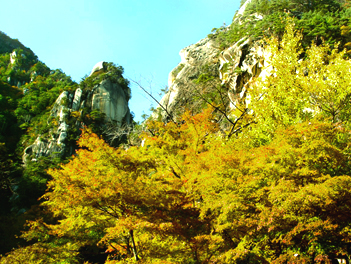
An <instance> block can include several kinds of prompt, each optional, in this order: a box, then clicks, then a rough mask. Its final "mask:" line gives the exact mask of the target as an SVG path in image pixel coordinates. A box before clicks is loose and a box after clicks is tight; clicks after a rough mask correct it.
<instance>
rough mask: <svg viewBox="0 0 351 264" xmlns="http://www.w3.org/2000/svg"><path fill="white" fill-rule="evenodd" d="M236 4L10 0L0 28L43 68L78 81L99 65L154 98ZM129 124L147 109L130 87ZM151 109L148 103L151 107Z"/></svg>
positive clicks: (223, 0) (232, 0)
mask: <svg viewBox="0 0 351 264" xmlns="http://www.w3.org/2000/svg"><path fill="white" fill-rule="evenodd" d="M239 5H240V1H239V0H148V1H147V0H60V1H50V0H49V1H48V0H45V1H44V0H31V1H28V0H11V1H2V3H1V16H0V30H1V31H3V32H5V33H6V34H7V35H8V36H10V37H11V38H17V39H19V40H20V41H21V42H22V44H24V45H25V46H27V47H29V48H31V49H32V50H33V51H34V53H35V54H36V55H37V56H38V57H39V59H40V60H41V61H43V62H44V63H46V65H47V66H49V67H50V68H51V69H58V68H59V69H62V70H63V71H64V72H65V73H66V74H67V75H70V76H71V77H72V79H73V80H75V81H77V82H79V81H80V80H81V78H82V77H84V75H85V74H89V73H90V71H91V69H92V68H93V66H94V65H95V64H96V63H97V62H99V61H102V60H104V61H108V62H114V63H115V64H118V65H121V66H123V67H124V69H125V77H128V78H132V79H134V80H141V81H142V83H143V85H144V86H145V87H146V88H148V89H151V91H152V93H153V94H154V95H157V93H158V91H159V90H160V89H161V88H164V87H165V86H166V85H167V81H168V74H169V72H170V71H171V70H172V69H173V68H174V67H176V66H177V64H178V63H179V62H180V57H179V51H180V50H181V49H182V48H184V47H186V46H189V45H191V44H194V43H196V42H198V41H199V40H200V39H202V38H205V37H206V36H207V34H209V33H210V32H211V29H212V28H214V27H220V26H222V25H223V23H226V24H230V23H231V21H232V18H233V16H234V14H235V11H236V10H238V9H239ZM131 88H132V99H131V101H130V103H129V106H130V109H131V111H132V112H134V113H135V117H136V120H137V121H140V120H141V115H142V114H143V112H144V113H146V114H149V108H150V105H151V104H152V102H151V101H149V100H148V98H146V97H145V96H144V94H143V92H142V91H141V90H140V89H139V88H137V87H135V86H134V85H131ZM153 105H154V104H153Z"/></svg>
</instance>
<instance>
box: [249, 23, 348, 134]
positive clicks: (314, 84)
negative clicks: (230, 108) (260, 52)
mask: <svg viewBox="0 0 351 264" xmlns="http://www.w3.org/2000/svg"><path fill="white" fill-rule="evenodd" d="M301 41H302V34H301V32H298V31H296V30H295V28H294V25H293V24H292V23H290V24H289V25H288V26H287V30H286V33H285V34H284V36H283V38H282V40H281V41H279V40H278V39H277V38H273V39H271V40H267V42H268V50H269V52H270V54H271V58H270V61H269V64H270V75H269V76H268V77H267V78H266V79H265V80H262V79H260V80H258V81H257V82H256V84H255V86H254V87H253V89H252V90H251V91H250V95H251V96H252V97H251V103H250V105H249V106H248V107H249V108H250V109H251V110H252V111H253V115H254V116H255V118H256V121H257V127H256V129H257V130H256V131H261V132H263V133H264V134H265V135H266V136H267V135H268V137H269V135H272V134H271V133H272V132H274V131H275V130H276V128H277V127H281V126H282V127H284V126H285V127H286V126H289V125H292V124H296V123H299V122H303V121H306V120H309V119H311V118H326V119H328V118H330V119H331V120H332V122H334V123H335V122H343V123H348V118H347V116H348V115H349V111H350V105H349V98H350V94H351V87H350V85H349V80H350V79H351V71H350V70H351V62H350V61H349V60H347V59H345V51H342V52H339V51H338V49H337V47H334V48H331V47H330V46H329V45H327V44H323V45H319V46H317V45H316V44H312V45H311V47H310V48H308V49H307V50H306V51H305V50H304V49H303V48H302V45H301Z"/></svg>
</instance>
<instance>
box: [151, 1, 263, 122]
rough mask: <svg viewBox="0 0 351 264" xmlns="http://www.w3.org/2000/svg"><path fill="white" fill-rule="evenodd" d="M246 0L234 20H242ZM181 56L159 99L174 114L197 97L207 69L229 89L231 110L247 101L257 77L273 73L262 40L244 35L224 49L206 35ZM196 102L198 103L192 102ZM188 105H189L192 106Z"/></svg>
mask: <svg viewBox="0 0 351 264" xmlns="http://www.w3.org/2000/svg"><path fill="white" fill-rule="evenodd" d="M248 2H249V1H247V3H248ZM247 3H245V5H243V6H242V7H241V9H240V10H239V11H238V12H237V14H236V16H235V17H234V19H233V23H240V22H238V21H239V20H240V17H241V16H242V15H243V14H244V12H245V7H246V4H247ZM254 19H259V18H257V17H256V18H254ZM236 20H238V21H236ZM235 21H236V22H235ZM180 56H181V62H180V63H179V64H178V66H177V67H176V68H174V69H173V70H172V72H171V73H170V74H169V81H168V86H169V90H168V92H167V93H166V94H165V95H164V97H163V98H162V100H161V101H160V103H161V104H162V105H163V106H164V108H165V109H167V111H168V112H169V113H170V114H171V115H177V114H179V113H176V111H177V110H178V111H179V109H180V108H181V104H182V103H184V102H186V101H189V100H191V98H190V97H194V95H195V97H196V89H199V88H197V87H196V84H195V80H196V79H197V78H198V77H199V76H200V74H201V73H204V72H205V71H206V72H207V73H208V72H210V73H211V75H213V76H214V77H215V79H217V80H218V82H219V83H221V84H222V85H223V86H224V87H225V88H226V90H227V94H228V99H229V104H230V107H231V108H232V109H233V108H234V106H235V105H236V104H238V103H240V104H243V103H244V104H245V103H246V102H247V100H249V95H248V93H247V91H248V88H249V85H250V84H251V83H252V82H253V81H254V80H255V78H258V77H262V78H265V76H266V75H268V74H269V72H270V69H269V65H268V64H267V58H268V57H269V54H268V53H267V51H266V50H265V49H264V46H263V44H262V43H261V42H260V41H258V42H257V41H252V40H251V39H250V38H243V39H241V40H239V41H238V42H236V43H234V44H233V45H231V46H230V47H228V48H226V49H225V50H222V51H221V50H220V48H219V47H218V45H217V44H216V42H215V41H214V40H211V39H210V38H208V37H207V38H205V39H202V40H200V41H199V42H198V43H196V44H194V45H191V46H189V47H187V48H185V49H182V50H181V51H180ZM194 90H195V94H194ZM190 91H191V92H190ZM196 103H199V102H196V101H193V102H192V104H196ZM186 107H187V108H189V105H187V106H186ZM160 112H161V115H162V117H163V119H166V116H167V113H165V111H162V110H161V109H160ZM154 116H155V114H154Z"/></svg>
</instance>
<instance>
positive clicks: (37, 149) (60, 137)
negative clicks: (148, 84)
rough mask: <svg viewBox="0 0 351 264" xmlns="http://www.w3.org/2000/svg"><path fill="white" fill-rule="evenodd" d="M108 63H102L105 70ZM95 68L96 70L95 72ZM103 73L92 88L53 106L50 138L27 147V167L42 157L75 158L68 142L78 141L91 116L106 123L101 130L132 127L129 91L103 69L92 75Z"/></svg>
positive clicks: (63, 96)
mask: <svg viewBox="0 0 351 264" xmlns="http://www.w3.org/2000/svg"><path fill="white" fill-rule="evenodd" d="M104 64H105V62H103V63H100V65H102V66H104ZM95 68H96V67H94V69H95ZM97 71H100V73H101V74H102V73H104V74H105V75H104V78H102V79H101V80H100V79H96V78H99V77H101V76H99V75H96V76H94V77H89V78H95V79H94V80H95V81H94V82H93V83H96V80H98V83H97V84H95V85H94V86H93V87H84V89H83V88H82V87H80V88H78V89H76V90H75V91H74V92H70V91H64V92H62V93H61V94H60V96H59V97H58V98H57V100H56V102H55V104H54V105H53V107H52V109H51V112H50V117H49V119H48V121H47V122H48V125H51V126H53V127H52V128H51V129H50V131H49V133H48V135H46V136H45V135H39V136H38V137H37V138H36V140H35V141H34V143H33V144H32V145H30V146H28V147H27V148H26V149H25V151H24V155H23V161H24V163H25V164H26V162H28V161H29V160H32V161H35V160H36V159H37V158H39V157H42V156H44V157H65V156H69V155H72V154H73V152H74V146H72V144H69V142H68V138H69V137H71V138H76V137H77V136H78V134H77V133H79V132H80V129H81V128H83V127H84V126H85V125H88V124H87V122H89V121H90V119H89V118H91V117H90V115H92V114H90V113H93V112H94V113H95V114H96V113H99V116H102V117H103V120H102V122H101V124H99V126H102V127H103V126H104V125H107V124H111V123H112V124H113V125H114V126H116V127H120V126H122V125H128V124H131V123H132V116H131V114H130V110H129V107H128V101H129V98H130V89H129V87H123V86H122V85H120V84H119V83H118V82H116V81H115V80H116V79H119V78H120V77H121V76H119V77H118V78H115V77H114V76H110V75H109V74H108V72H106V68H104V67H103V68H100V69H98V70H95V71H93V72H97Z"/></svg>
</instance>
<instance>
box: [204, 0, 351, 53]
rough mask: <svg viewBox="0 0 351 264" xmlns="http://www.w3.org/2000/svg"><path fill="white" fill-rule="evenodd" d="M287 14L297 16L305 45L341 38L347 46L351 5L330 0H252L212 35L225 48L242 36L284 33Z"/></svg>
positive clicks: (297, 22)
mask: <svg viewBox="0 0 351 264" xmlns="http://www.w3.org/2000/svg"><path fill="white" fill-rule="evenodd" d="M287 17H290V18H293V19H294V21H295V23H296V26H297V29H298V30H303V31H302V32H303V34H304V36H306V37H305V38H304V46H305V47H307V46H308V45H309V44H311V42H312V41H315V42H318V43H317V44H320V43H321V42H322V41H326V42H327V43H329V44H333V43H335V42H340V43H341V47H348V46H347V45H346V44H347V43H349V42H350V37H351V33H350V31H349V30H348V31H347V30H345V29H346V28H348V27H350V21H351V20H350V7H349V6H347V5H341V4H340V3H339V2H338V1H330V0H325V1H300V0H296V1H295V0H294V1H286V0H273V1H268V0H253V1H251V3H249V4H248V5H247V8H246V10H245V13H244V14H243V15H242V16H235V17H234V20H233V23H232V24H231V25H230V26H229V27H226V26H223V27H221V28H218V29H217V28H215V29H213V30H212V33H211V34H210V35H209V37H210V38H214V39H216V40H217V42H218V44H219V45H220V47H221V48H222V49H224V48H226V47H228V46H230V45H232V44H233V43H235V42H237V41H239V40H240V39H242V38H247V37H250V38H252V39H253V40H257V39H261V38H263V37H271V36H276V37H282V36H283V33H284V29H285V27H286V25H287V20H286V19H287ZM343 29H344V30H343ZM345 45H346V46H345Z"/></svg>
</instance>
